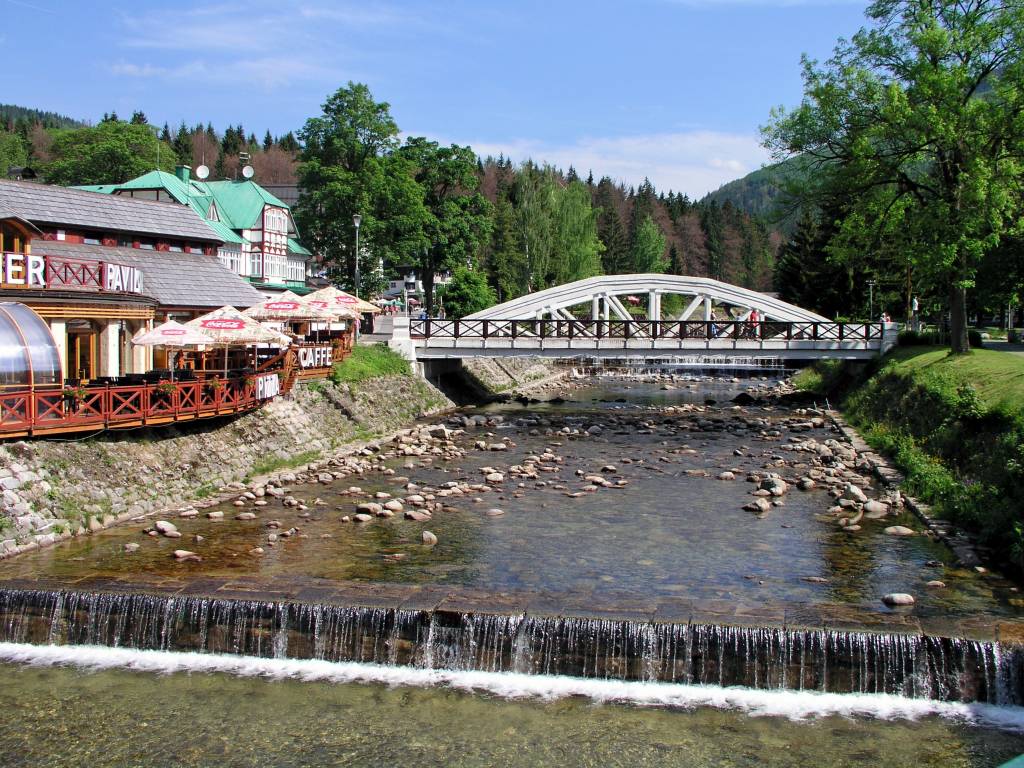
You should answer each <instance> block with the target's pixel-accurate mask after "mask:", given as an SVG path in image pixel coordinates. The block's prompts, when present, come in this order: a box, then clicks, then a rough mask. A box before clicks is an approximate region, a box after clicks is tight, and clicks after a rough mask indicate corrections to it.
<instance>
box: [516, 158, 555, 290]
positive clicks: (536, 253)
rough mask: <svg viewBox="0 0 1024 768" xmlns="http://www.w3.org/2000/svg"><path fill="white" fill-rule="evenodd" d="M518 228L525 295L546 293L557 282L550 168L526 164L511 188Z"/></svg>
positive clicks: (552, 188) (551, 174) (552, 189)
mask: <svg viewBox="0 0 1024 768" xmlns="http://www.w3.org/2000/svg"><path fill="white" fill-rule="evenodd" d="M512 199H513V204H514V206H515V210H516V227H517V228H518V229H519V232H520V233H521V237H522V242H523V250H524V253H525V256H526V264H527V275H528V280H527V287H526V291H525V293H531V292H533V291H539V290H543V289H544V288H547V287H548V286H549V285H551V284H552V282H553V281H554V279H555V274H554V270H553V264H552V254H553V252H554V222H553V218H554V208H555V206H554V200H555V179H554V172H553V171H552V169H550V168H543V169H541V168H538V167H537V166H536V165H534V164H533V163H530V162H526V163H524V164H523V166H522V167H521V168H520V169H519V173H518V175H517V176H516V180H515V184H514V185H513V188H512Z"/></svg>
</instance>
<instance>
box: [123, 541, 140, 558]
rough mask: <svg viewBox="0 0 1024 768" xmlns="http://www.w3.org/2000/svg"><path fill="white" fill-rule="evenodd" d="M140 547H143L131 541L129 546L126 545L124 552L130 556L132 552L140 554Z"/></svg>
mask: <svg viewBox="0 0 1024 768" xmlns="http://www.w3.org/2000/svg"><path fill="white" fill-rule="evenodd" d="M140 546H141V545H140V544H138V543H137V542H134V541H129V542H128V543H127V544H125V545H124V551H125V552H126V553H127V554H129V555H130V554H131V553H132V552H138V551H139V548H140Z"/></svg>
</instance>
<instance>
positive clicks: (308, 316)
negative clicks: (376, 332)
mask: <svg viewBox="0 0 1024 768" xmlns="http://www.w3.org/2000/svg"><path fill="white" fill-rule="evenodd" d="M243 314H245V315H248V316H249V317H251V318H253V319H255V320H276V321H280V322H302V321H307V320H321V321H330V320H333V319H334V318H336V317H338V313H337V312H333V311H331V310H330V309H327V308H326V307H319V306H316V305H314V304H310V303H308V302H304V301H303V300H302V298H301V297H300V296H298V295H296V294H294V293H292V292H291V291H285V292H284V293H282V294H281V295H280V296H275V297H274V298H272V299H267V300H266V301H261V302H260V303H259V304H253V305H252V306H251V307H249V308H248V309H247V310H245V311H244V312H243ZM346 315H347V313H346Z"/></svg>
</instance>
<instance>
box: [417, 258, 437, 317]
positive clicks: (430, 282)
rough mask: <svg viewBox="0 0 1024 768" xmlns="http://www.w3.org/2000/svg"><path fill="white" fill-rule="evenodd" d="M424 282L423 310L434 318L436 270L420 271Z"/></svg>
mask: <svg viewBox="0 0 1024 768" xmlns="http://www.w3.org/2000/svg"><path fill="white" fill-rule="evenodd" d="M420 277H421V279H422V280H423V308H424V309H425V310H427V316H428V317H433V316H434V270H432V269H423V270H421V271H420Z"/></svg>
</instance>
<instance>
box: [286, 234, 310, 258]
mask: <svg viewBox="0 0 1024 768" xmlns="http://www.w3.org/2000/svg"><path fill="white" fill-rule="evenodd" d="M288 253H298V254H301V255H303V256H312V255H313V254H312V252H311V251H310V250H309V249H308V248H305V247H304V246H303V245H302V243H300V242H299V241H298V240H296V239H295V238H294V237H289V238H288Z"/></svg>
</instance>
